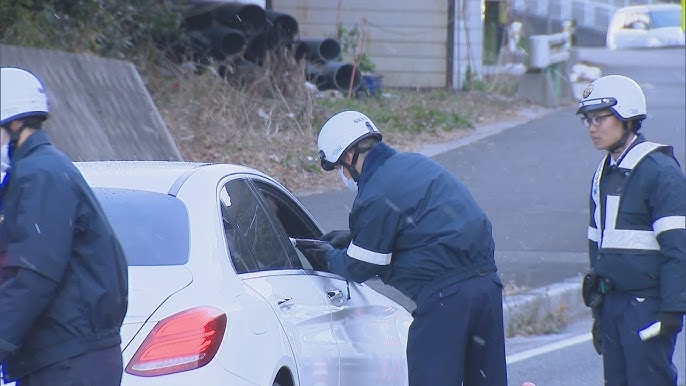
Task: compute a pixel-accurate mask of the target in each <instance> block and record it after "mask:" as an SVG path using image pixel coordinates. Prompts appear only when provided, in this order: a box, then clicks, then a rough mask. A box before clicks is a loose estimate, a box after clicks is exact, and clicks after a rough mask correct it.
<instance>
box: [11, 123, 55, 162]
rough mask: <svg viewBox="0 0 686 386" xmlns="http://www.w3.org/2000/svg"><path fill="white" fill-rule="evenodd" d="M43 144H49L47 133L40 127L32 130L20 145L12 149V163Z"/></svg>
mask: <svg viewBox="0 0 686 386" xmlns="http://www.w3.org/2000/svg"><path fill="white" fill-rule="evenodd" d="M45 144H50V138H49V137H48V133H46V132H45V131H43V130H42V129H39V130H36V131H34V132H33V133H31V135H29V136H28V137H27V138H26V139H25V140H24V142H23V143H22V144H21V146H19V147H18V148H17V149H15V150H14V154H13V155H12V163H16V162H17V161H19V160H20V159H22V158H25V157H26V156H27V155H28V154H29V153H31V151H33V149H35V148H37V147H38V146H41V145H45Z"/></svg>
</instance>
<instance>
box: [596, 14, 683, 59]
mask: <svg viewBox="0 0 686 386" xmlns="http://www.w3.org/2000/svg"><path fill="white" fill-rule="evenodd" d="M681 7H682V6H681V5H679V4H648V5H635V6H629V7H624V8H619V9H618V10H617V11H615V13H614V15H612V19H611V20H610V24H609V26H608V28H607V34H606V37H605V43H606V46H607V48H608V49H610V50H618V49H630V48H658V47H675V46H676V47H678V46H684V44H685V40H684V36H685V35H684V30H683V28H682V20H681V18H682V12H683V10H682V8H681Z"/></svg>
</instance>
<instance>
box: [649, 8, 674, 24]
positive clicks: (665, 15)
mask: <svg viewBox="0 0 686 386" xmlns="http://www.w3.org/2000/svg"><path fill="white" fill-rule="evenodd" d="M650 17H651V19H652V20H653V25H652V28H664V27H678V26H680V25H681V13H680V12H679V10H678V9H675V10H672V11H667V10H665V11H652V12H650Z"/></svg>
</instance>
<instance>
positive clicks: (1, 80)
mask: <svg viewBox="0 0 686 386" xmlns="http://www.w3.org/2000/svg"><path fill="white" fill-rule="evenodd" d="M47 115H48V97H47V95H46V94H45V88H44V87H43V83H42V82H41V81H40V80H39V79H38V78H37V77H36V76H35V75H33V74H32V73H30V72H28V71H26V70H22V69H20V68H13V67H3V68H2V69H0V126H4V125H6V124H7V123H9V122H11V121H14V120H16V119H22V118H26V117H31V116H41V117H43V118H46V117H47Z"/></svg>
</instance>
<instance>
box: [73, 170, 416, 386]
mask: <svg viewBox="0 0 686 386" xmlns="http://www.w3.org/2000/svg"><path fill="white" fill-rule="evenodd" d="M76 165H77V167H78V168H79V169H80V170H81V172H82V173H83V175H84V177H85V178H86V180H87V181H88V183H89V184H90V185H91V186H92V187H93V189H94V192H95V193H96V195H97V197H98V198H99V200H100V202H101V204H102V206H103V209H104V210H105V212H106V215H107V216H108V218H109V219H110V221H111V223H112V225H113V227H114V230H115V232H116V233H117V235H118V236H119V238H120V240H121V243H122V246H123V248H124V251H125V252H126V255H127V259H128V262H129V287H130V288H129V309H128V312H127V315H126V318H125V320H124V325H123V328H122V332H121V336H122V353H123V358H124V367H125V370H124V376H123V381H122V385H123V386H153V385H156V386H161V385H164V386H181V385H232V386H237V385H252V386H254V385H262V386H296V385H308V386H310V385H341V386H342V385H389V386H390V385H393V386H397V385H406V384H407V364H406V356H405V348H406V345H407V331H408V327H409V325H410V323H411V320H412V317H411V315H410V314H409V313H408V312H407V311H406V310H405V309H404V308H403V307H402V306H400V305H398V304H397V303H395V302H393V301H392V300H390V299H388V298H387V297H385V296H382V295H380V294H379V293H377V292H376V291H374V290H372V289H371V288H370V287H368V286H367V285H365V284H358V283H348V282H346V280H344V279H343V278H341V277H339V276H337V275H335V274H333V273H331V272H327V269H326V267H321V266H317V265H316V262H310V261H308V260H307V259H306V258H305V257H304V256H303V255H302V253H300V252H299V251H298V250H297V249H296V248H295V247H293V244H292V241H291V240H290V239H289V238H317V237H319V236H320V235H321V229H320V227H319V226H318V224H317V223H316V222H315V220H314V219H313V218H312V217H311V215H310V214H309V213H308V211H307V210H306V209H305V208H304V207H303V206H302V204H301V203H300V202H299V201H298V200H297V199H296V198H295V197H294V196H293V195H292V194H291V193H290V192H288V191H287V190H286V189H285V188H284V187H283V186H282V185H280V184H279V183H278V182H276V181H275V180H274V179H272V178H270V177H269V176H267V175H265V174H263V173H261V172H259V171H256V170H253V169H250V168H247V167H243V166H237V165H228V164H201V163H185V162H137V161H136V162H128V161H124V162H77V163H76Z"/></svg>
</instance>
